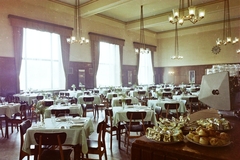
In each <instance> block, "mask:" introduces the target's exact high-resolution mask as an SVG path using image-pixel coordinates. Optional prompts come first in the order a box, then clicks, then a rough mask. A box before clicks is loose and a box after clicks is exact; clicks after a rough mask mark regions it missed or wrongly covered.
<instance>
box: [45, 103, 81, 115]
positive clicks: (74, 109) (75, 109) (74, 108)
mask: <svg viewBox="0 0 240 160" xmlns="http://www.w3.org/2000/svg"><path fill="white" fill-rule="evenodd" d="M52 109H54V110H58V109H59V110H62V109H69V110H70V113H69V114H79V116H82V114H83V110H82V107H81V105H80V104H70V105H64V104H57V105H51V106H50V107H47V108H46V109H45V118H50V117H51V110H52Z"/></svg>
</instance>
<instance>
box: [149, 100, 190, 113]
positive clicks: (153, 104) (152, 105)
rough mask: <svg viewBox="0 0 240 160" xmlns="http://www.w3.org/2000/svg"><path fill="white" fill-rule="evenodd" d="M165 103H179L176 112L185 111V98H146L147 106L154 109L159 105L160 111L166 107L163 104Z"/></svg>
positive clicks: (164, 110)
mask: <svg viewBox="0 0 240 160" xmlns="http://www.w3.org/2000/svg"><path fill="white" fill-rule="evenodd" d="M166 103H179V108H178V112H179V113H180V114H181V115H183V114H184V113H185V112H187V108H186V106H185V103H186V100H174V99H168V98H165V99H156V100H148V107H149V108H152V109H154V108H155V107H157V106H160V107H161V108H162V112H166V109H165V107H164V105H165V104H166ZM172 112H176V111H175V110H172Z"/></svg>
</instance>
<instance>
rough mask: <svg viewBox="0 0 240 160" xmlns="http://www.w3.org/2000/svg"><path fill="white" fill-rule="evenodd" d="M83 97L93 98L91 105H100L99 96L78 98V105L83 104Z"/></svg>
mask: <svg viewBox="0 0 240 160" xmlns="http://www.w3.org/2000/svg"><path fill="white" fill-rule="evenodd" d="M83 97H94V101H93V104H101V99H100V96H99V95H97V94H96V95H84V96H79V97H78V104H84V103H85V102H84V101H83Z"/></svg>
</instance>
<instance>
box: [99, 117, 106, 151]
mask: <svg viewBox="0 0 240 160" xmlns="http://www.w3.org/2000/svg"><path fill="white" fill-rule="evenodd" d="M97 133H98V146H99V147H101V146H102V145H101V144H103V147H104V149H105V150H106V145H105V133H106V122H105V121H104V120H103V121H101V122H99V123H98V125H97ZM99 150H101V148H99Z"/></svg>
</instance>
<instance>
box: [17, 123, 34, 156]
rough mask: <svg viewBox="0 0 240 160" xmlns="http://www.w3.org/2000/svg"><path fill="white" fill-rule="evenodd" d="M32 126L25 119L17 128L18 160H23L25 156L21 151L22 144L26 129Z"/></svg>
mask: <svg viewBox="0 0 240 160" xmlns="http://www.w3.org/2000/svg"><path fill="white" fill-rule="evenodd" d="M31 125H32V123H31V120H30V119H27V120H25V121H23V122H22V123H21V124H20V126H19V128H20V154H19V159H23V158H24V157H25V156H27V154H26V153H25V152H24V151H23V150H22V146H23V142H24V135H25V134H26V132H27V129H28V128H30V127H31Z"/></svg>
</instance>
